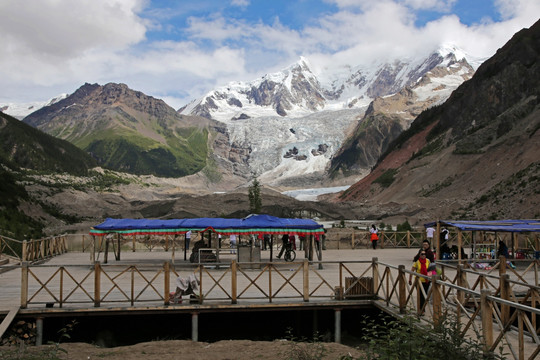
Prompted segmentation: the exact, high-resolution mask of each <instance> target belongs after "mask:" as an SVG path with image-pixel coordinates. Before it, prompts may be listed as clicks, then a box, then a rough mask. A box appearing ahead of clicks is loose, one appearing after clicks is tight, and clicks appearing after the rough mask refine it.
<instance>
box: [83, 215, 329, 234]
mask: <svg viewBox="0 0 540 360" xmlns="http://www.w3.org/2000/svg"><path fill="white" fill-rule="evenodd" d="M209 228H210V229H213V230H215V231H218V232H224V233H225V232H226V233H233V232H235V231H238V232H240V233H259V232H260V233H262V232H278V233H286V232H288V231H291V232H299V233H301V232H321V231H323V226H322V225H320V224H318V223H317V222H315V221H313V220H310V219H288V218H278V217H275V216H270V215H250V216H248V217H246V218H244V219H223V218H196V219H171V220H159V219H111V218H107V219H106V220H105V221H104V222H103V223H101V224H99V225H96V226H94V227H93V228H92V231H91V232H90V233H91V234H93V235H104V234H106V233H109V232H121V233H126V234H127V233H137V234H143V233H153V234H164V233H167V234H181V233H185V232H187V231H189V230H192V231H203V230H206V229H209Z"/></svg>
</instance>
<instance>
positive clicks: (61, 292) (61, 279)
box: [58, 266, 65, 307]
mask: <svg viewBox="0 0 540 360" xmlns="http://www.w3.org/2000/svg"><path fill="white" fill-rule="evenodd" d="M64 270H65V268H64V267H63V266H60V291H59V292H60V295H59V300H60V304H59V305H58V306H59V307H62V303H63V302H64Z"/></svg>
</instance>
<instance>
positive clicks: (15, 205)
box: [0, 112, 96, 239]
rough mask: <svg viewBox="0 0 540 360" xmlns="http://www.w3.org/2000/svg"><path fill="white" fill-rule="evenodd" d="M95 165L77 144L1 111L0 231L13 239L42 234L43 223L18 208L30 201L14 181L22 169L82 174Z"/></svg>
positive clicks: (22, 188) (21, 187) (18, 183)
mask: <svg viewBox="0 0 540 360" xmlns="http://www.w3.org/2000/svg"><path fill="white" fill-rule="evenodd" d="M95 166H96V163H95V161H94V160H93V159H92V158H91V157H90V156H89V155H88V154H87V153H86V152H84V151H83V150H81V149H79V148H78V147H76V146H74V145H72V144H70V143H68V142H67V141H64V140H60V139H57V138H54V137H52V136H50V135H47V134H45V133H43V132H41V131H39V130H37V129H35V128H33V127H31V126H29V125H27V124H24V123H22V122H21V121H19V120H17V119H15V118H13V117H11V116H9V115H6V114H4V113H1V112H0V178H1V179H2V181H0V199H1V201H0V233H1V234H2V235H5V236H8V237H11V238H15V239H24V238H25V237H26V238H38V237H40V236H42V235H43V234H42V229H43V224H41V223H40V222H38V221H36V220H35V219H32V218H31V217H29V216H27V215H26V214H25V213H24V212H22V211H21V210H20V209H19V206H20V205H21V202H23V201H25V202H33V201H32V199H31V198H30V196H29V195H28V193H27V191H26V189H25V188H24V186H23V185H21V184H20V182H18V181H17V179H18V178H19V177H21V178H22V176H23V175H22V173H24V171H28V170H29V171H32V172H35V171H37V172H39V173H44V174H46V173H68V174H72V175H85V174H87V173H88V170H89V169H90V168H92V167H95ZM35 206H39V205H35Z"/></svg>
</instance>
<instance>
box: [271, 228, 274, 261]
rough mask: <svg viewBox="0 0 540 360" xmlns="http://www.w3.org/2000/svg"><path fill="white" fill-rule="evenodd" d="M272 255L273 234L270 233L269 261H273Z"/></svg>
mask: <svg viewBox="0 0 540 360" xmlns="http://www.w3.org/2000/svg"><path fill="white" fill-rule="evenodd" d="M273 256H274V234H271V235H270V262H272V261H273V259H272V258H273Z"/></svg>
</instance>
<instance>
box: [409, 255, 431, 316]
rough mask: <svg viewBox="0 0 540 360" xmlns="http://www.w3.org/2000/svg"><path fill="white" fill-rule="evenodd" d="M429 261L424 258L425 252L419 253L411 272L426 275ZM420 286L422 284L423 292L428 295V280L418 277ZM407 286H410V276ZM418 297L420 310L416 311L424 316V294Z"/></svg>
mask: <svg viewBox="0 0 540 360" xmlns="http://www.w3.org/2000/svg"><path fill="white" fill-rule="evenodd" d="M429 264H430V262H429V259H427V258H426V252H425V251H421V252H420V258H419V259H418V260H417V261H415V262H414V263H413V266H412V269H411V271H414V272H417V273H419V274H422V275H426V276H427V275H428V268H429ZM420 284H422V287H423V289H424V292H425V293H426V296H427V293H428V290H429V280H428V279H426V278H423V277H420ZM409 285H412V274H410V275H409ZM418 296H420V309H418V312H419V313H420V315H423V314H424V309H423V308H424V304H425V302H426V298H425V296H424V294H418Z"/></svg>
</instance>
